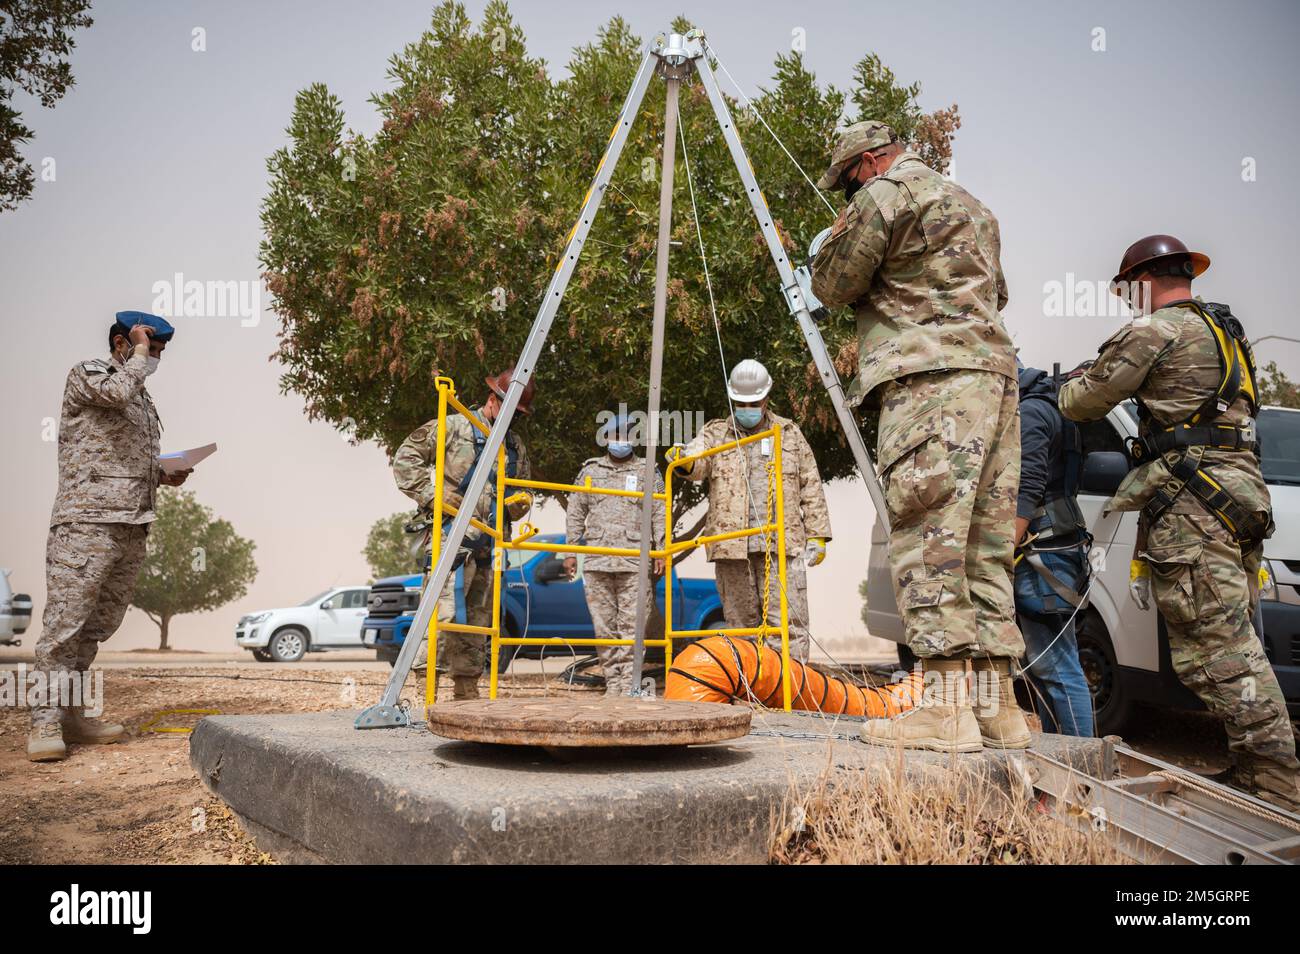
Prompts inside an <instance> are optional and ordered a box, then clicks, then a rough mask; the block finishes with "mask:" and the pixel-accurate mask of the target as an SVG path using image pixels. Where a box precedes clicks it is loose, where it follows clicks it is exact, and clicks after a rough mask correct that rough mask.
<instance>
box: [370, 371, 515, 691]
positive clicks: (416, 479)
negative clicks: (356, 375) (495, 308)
mask: <svg viewBox="0 0 1300 954" xmlns="http://www.w3.org/2000/svg"><path fill="white" fill-rule="evenodd" d="M513 374H514V368H510V369H509V370H507V371H504V372H502V373H501V374H498V375H494V376H492V377H489V378H486V379H485V381H486V383H487V386H488V388H489V394H488V397H487V400H486V401H484V402H483V406H482V407H477V408H471V409H470V410H471V411H473V412H474V415H475V416H476V417H477V418H478V419H479V421H481V422H482V423H483V424H485V425H487V426H488V427H489V428H490V427H491V426H492V422H493V421H495V420H496V417H497V414H498V413H500V411H501V402H502V400H504V398H505V395H506V389H507V388H508V387H509V386H510V378H511V377H512V376H513ZM533 393H534V386H533V382H532V381H531V380H530V381H529V382H528V384H527V385H526V386H525V387H524V391H523V394H522V395H521V396H520V399H519V404H518V405H517V406H516V410H517V411H518V412H519V413H520V414H529V413H531V411H532V401H533ZM486 438H487V435H486V434H484V433H483V432H482V431H480V430H479V429H478V428H477V427H475V426H474V425H472V424H471V423H470V422H469V420H468V419H466V418H465V417H463V416H462V415H459V414H448V415H447V437H446V451H445V453H444V458H443V468H444V473H443V490H442V500H443V505H444V507H450V508H452V510H451V512H450V513H449V514H448V516H447V517H446V518H445V519H442V520H440V519H439V518H438V516H437V515H436V514H433V513H432V512H431V510H430V508H432V507H433V498H434V486H433V471H434V467H435V465H436V460H437V450H438V448H437V439H438V420H437V418H434V419H433V420H432V421H429V422H428V423H426V424H424V425H422V426H420V427H418V428H416V429H415V430H414V431H413V432H412V433H411V436H410V437H408V438H407V439H406V440H405V441H403V442H402V446H401V447H399V448H398V449H397V453H396V454H395V455H394V456H393V478H394V480H396V481H397V488H398V489H399V490H400V491H401V492H402V493H404V494H406V496H408V497H410V498H411V499H412V500H414V501H415V502H416V504H418V505H419V507H420V510H421V512H422V514H423V515H425V516H427V517H428V519H429V520H430V523H431V525H432V526H433V527H434V528H437V527H438V526H439V525H440V524H441V528H442V529H441V532H442V534H443V535H444V539H445V536H446V533H447V530H448V529H450V527H451V521H452V519H453V518H452V516H451V514H452V513H454V512H455V511H456V510H458V509H459V508H460V506H461V505H462V503H463V498H464V493H465V490H466V488H467V487H468V485H469V480H470V475H471V473H472V471H473V469H474V464H475V462H476V461H477V460H478V456H479V453H480V451H481V449H482V447H483V443H484V441H485V440H486ZM505 448H506V474H507V476H509V477H516V478H519V479H521V480H527V479H529V477H530V475H531V469H530V467H529V464H528V454H527V452H526V450H525V449H524V442H523V441H521V440H520V439H519V436H518V435H517V434H515V433H514V432H513V431H508V432H507V433H506V441H505ZM496 476H497V475H496V466H495V462H494V463H493V468H492V474H491V476H490V477H489V478H488V482H487V486H486V487H485V488H484V489H483V493H482V495H481V496H480V497H479V499H478V502H477V503H476V504H475V506H474V516H475V517H476V518H477V519H478V520H480V521H481V522H483V523H485V524H487V525H488V526H493V525H494V523H495V520H496ZM528 508H529V504H528V503H527V502H516V503H512V504H508V505H507V506H506V512H507V514H508V515H509V517H510V519H511V520H519V519H521V518H522V517H523V516H524V514H525V513H527V512H528ZM492 549H493V543H492V538H491V537H489V536H488V535H487V534H485V533H483V532H482V531H481V530H478V529H476V528H474V527H473V526H471V527H470V528H469V530H467V531H466V533H465V538H464V540H463V541H462V542H461V548H460V553H459V554H458V555H457V561H458V562H457V568H458V570H459V571H460V572H461V573H462V586H463V589H464V593H465V622H466V623H468V624H469V625H470V626H491V625H492ZM431 569H432V568H430V570H431ZM424 582H425V585H426V586H427V585H428V582H429V578H428V574H427V573H426V575H425V581H424ZM438 621H439V622H440V623H453V622H455V621H456V576H455V574H454V573H453V574H452V575H450V576H448V577H447V582H446V584H445V585H444V586H443V588H442V593H441V594H439V596H438ZM411 635H412V636H414V637H415V638H418V639H420V641H421V646H420V652H419V656H418V657H417V659H416V663H415V666H416V668H419V667H420V666H424V665H426V663H427V660H428V645H427V643H428V634H426V633H418V634H411ZM484 640H485V637H483V636H477V635H474V634H472V633H449V632H440V633H439V634H438V671H439V672H450V673H451V677H452V685H453V698H456V699H477V698H478V680H479V676H481V675H482V673H483V663H484V660H485V658H486V646H485V641H484ZM429 678H437V676H436V675H431V676H429Z"/></svg>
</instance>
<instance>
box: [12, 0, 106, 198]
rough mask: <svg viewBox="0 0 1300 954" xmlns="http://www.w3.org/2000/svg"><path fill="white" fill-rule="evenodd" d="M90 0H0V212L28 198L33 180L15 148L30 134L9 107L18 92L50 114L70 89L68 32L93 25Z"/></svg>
mask: <svg viewBox="0 0 1300 954" xmlns="http://www.w3.org/2000/svg"><path fill="white" fill-rule="evenodd" d="M89 9H90V0H0V212H4V211H9V210H12V209H14V208H17V206H18V203H19V202H21V201H23V200H24V199H27V198H30V197H31V194H32V184H33V183H34V182H35V176H34V175H33V173H32V167H31V165H30V164H29V163H28V162H27V161H26V160H25V159H23V157H22V156H21V155H19V152H18V147H19V145H20V144H21V143H25V142H27V141H28V140H30V139H31V138H32V136H33V135H35V133H33V132H32V130H31V129H30V128H28V126H27V125H26V124H25V123H24V122H23V117H22V114H21V113H20V112H18V110H16V109H14V108H13V105H12V104H13V99H14V94H15V93H16V92H17V91H18V90H22V91H23V92H24V93H26V94H27V95H29V96H33V97H35V98H36V99H37V101H38V102H40V104H41V105H42V106H44V107H45V108H46V109H52V108H53V107H54V104H55V103H57V102H58V101H59V100H60V99H61V98H63V94H64V93H66V92H67V91H68V90H69V89H71V88H72V86H73V84H74V83H75V80H74V79H73V78H72V67H71V65H69V63H68V57H69V56H70V55H71V54H72V50H73V48H74V47H75V46H76V45H77V44H76V41H75V40H73V38H72V33H73V31H74V30H77V29H83V30H84V29H86V28H87V27H89V26H90V25H91V24H92V23H93V22H94V21H93V20H91V18H90V17H89V16H87V15H86V11H87V10H89Z"/></svg>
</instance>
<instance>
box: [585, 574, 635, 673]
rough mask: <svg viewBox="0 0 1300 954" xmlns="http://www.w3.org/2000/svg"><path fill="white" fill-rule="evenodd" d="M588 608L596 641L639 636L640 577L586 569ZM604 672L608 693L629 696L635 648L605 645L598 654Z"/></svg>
mask: <svg viewBox="0 0 1300 954" xmlns="http://www.w3.org/2000/svg"><path fill="white" fill-rule="evenodd" d="M582 585H583V590H584V591H585V592H586V595H587V609H588V610H589V611H590V612H591V624H592V626H593V627H594V629H595V631H596V638H597V639H633V638H634V637H635V636H636V588H637V575H636V573H635V572H633V573H609V572H606V571H604V570H587V571H586V572H585V573H583V575H582ZM597 655H598V656H599V657H600V666H601V669H602V670H604V673H605V692H606V693H607V694H608V693H617V694H620V695H626V694H627V693H628V692H629V691H630V690H631V689H632V647H631V646H602V647H600V650H599V651H598V652H597Z"/></svg>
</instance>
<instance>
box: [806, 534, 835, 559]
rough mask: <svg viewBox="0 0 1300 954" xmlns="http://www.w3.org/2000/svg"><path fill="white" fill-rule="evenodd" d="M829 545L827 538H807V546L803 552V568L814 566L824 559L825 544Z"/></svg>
mask: <svg viewBox="0 0 1300 954" xmlns="http://www.w3.org/2000/svg"><path fill="white" fill-rule="evenodd" d="M828 543H830V540H829V539H828V538H827V537H809V538H808V544H807V546H805V547H804V550H803V562H804V565H805V566H816V565H817V564H818V563H821V562H822V560H824V559H826V544H828Z"/></svg>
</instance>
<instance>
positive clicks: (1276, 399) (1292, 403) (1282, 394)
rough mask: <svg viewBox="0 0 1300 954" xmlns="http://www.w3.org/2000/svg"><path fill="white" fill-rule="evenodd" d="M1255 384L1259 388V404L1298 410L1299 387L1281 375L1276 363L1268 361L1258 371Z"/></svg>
mask: <svg viewBox="0 0 1300 954" xmlns="http://www.w3.org/2000/svg"><path fill="white" fill-rule="evenodd" d="M1255 383H1256V385H1258V387H1259V403H1260V404H1272V405H1275V406H1276V407H1294V408H1300V386H1297V385H1296V384H1294V383H1293V382H1292V381H1291V379H1290V378H1288V377H1287V376H1286V375H1285V374H1283V373H1282V369H1281V368H1279V367H1278V366H1277V362H1276V361H1270V362H1269V363H1268V364H1266V365H1265V366H1264V367H1263V368H1262V369H1261V370H1260V372H1259V376H1258V380H1257V381H1256V382H1255Z"/></svg>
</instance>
